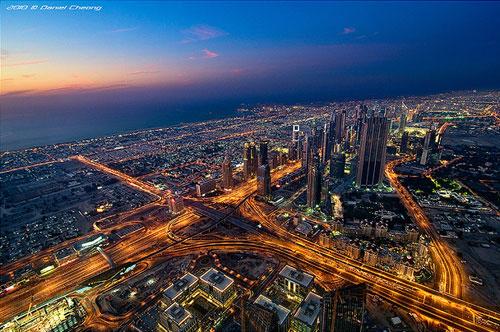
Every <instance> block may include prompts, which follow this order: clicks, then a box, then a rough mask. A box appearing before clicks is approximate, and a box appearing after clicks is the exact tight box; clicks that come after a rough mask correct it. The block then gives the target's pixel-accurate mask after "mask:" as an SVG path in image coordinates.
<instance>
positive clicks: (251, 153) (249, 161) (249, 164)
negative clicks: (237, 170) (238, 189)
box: [243, 142, 258, 180]
mask: <svg viewBox="0 0 500 332" xmlns="http://www.w3.org/2000/svg"><path fill="white" fill-rule="evenodd" d="M257 166H258V160H257V148H256V146H255V143H254V142H247V143H245V145H244V147H243V173H244V177H245V179H247V180H248V179H251V178H252V177H254V176H255V174H256V172H257Z"/></svg>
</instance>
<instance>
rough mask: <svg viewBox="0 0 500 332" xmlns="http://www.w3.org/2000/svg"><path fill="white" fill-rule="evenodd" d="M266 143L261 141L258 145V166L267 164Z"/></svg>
mask: <svg viewBox="0 0 500 332" xmlns="http://www.w3.org/2000/svg"><path fill="white" fill-rule="evenodd" d="M267 150H268V142H267V141H263V142H260V144H259V166H261V165H267V164H269V161H268V152H267Z"/></svg>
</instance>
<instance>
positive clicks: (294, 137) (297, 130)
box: [292, 125, 300, 143]
mask: <svg viewBox="0 0 500 332" xmlns="http://www.w3.org/2000/svg"><path fill="white" fill-rule="evenodd" d="M299 136H300V127H299V125H293V127H292V142H294V143H296V142H298V140H299Z"/></svg>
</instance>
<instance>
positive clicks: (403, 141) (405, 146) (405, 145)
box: [399, 131, 409, 153]
mask: <svg viewBox="0 0 500 332" xmlns="http://www.w3.org/2000/svg"><path fill="white" fill-rule="evenodd" d="M408 138H409V134H408V132H407V131H405V132H404V133H403V135H401V145H400V147H399V151H400V152H401V153H406V152H408Z"/></svg>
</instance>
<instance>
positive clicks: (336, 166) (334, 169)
mask: <svg viewBox="0 0 500 332" xmlns="http://www.w3.org/2000/svg"><path fill="white" fill-rule="evenodd" d="M345 162H346V158H345V154H343V153H336V154H334V155H332V158H331V159H330V177H331V178H333V179H341V178H343V177H344V174H345Z"/></svg>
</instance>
